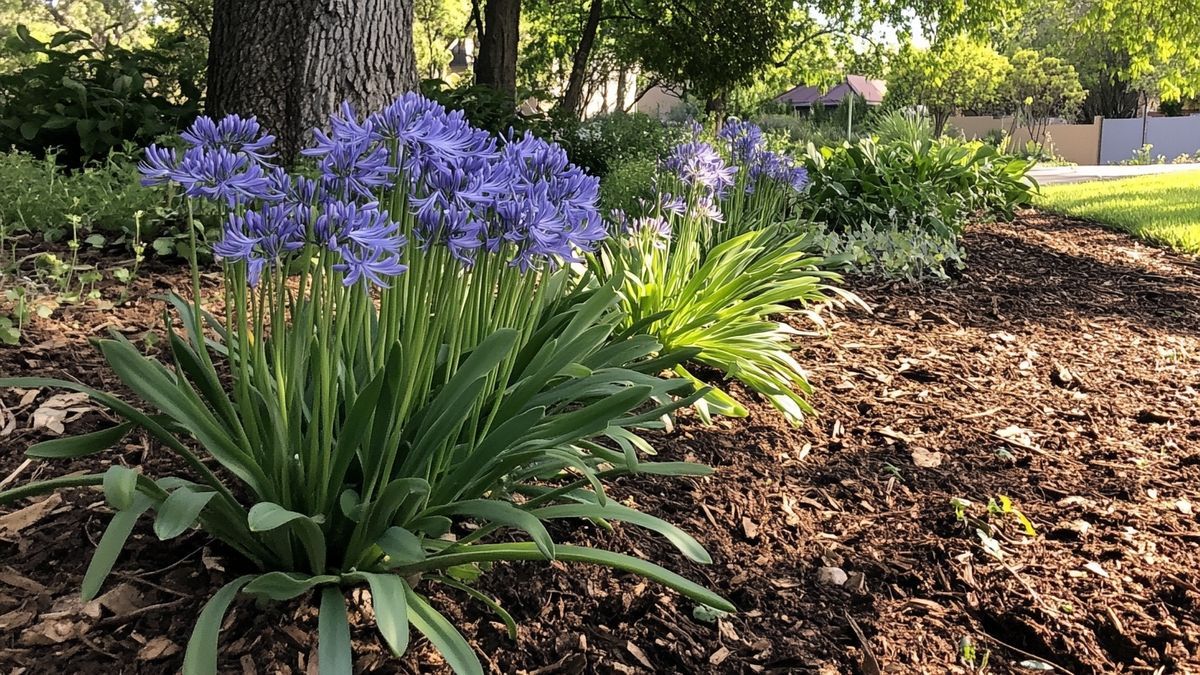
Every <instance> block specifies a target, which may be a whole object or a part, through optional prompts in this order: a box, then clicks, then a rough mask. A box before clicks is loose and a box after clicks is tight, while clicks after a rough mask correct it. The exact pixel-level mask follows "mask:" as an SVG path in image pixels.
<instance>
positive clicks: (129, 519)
mask: <svg viewBox="0 0 1200 675" xmlns="http://www.w3.org/2000/svg"><path fill="white" fill-rule="evenodd" d="M113 468H117V467H113ZM107 475H108V474H105V476H106V477H107ZM136 476H137V474H134V485H136V484H137V478H136ZM153 503H154V500H152V499H150V498H149V497H147V496H145V495H143V494H135V495H133V497H131V498H130V504H129V507H128V508H125V509H121V510H120V511H117V514H116V515H115V516H113V519H112V520H111V521H109V523H108V528H106V529H105V530H104V535H103V536H101V537H100V543H99V544H97V545H96V552H95V553H93V554H92V560H91V562H89V563H88V568H87V571H86V572H84V573H83V584H82V589H81V590H82V592H83V601H84V602H91V601H92V600H93V599H95V597H96V596H97V595H99V593H100V587H101V586H103V585H104V580H105V579H107V578H108V574H109V572H111V571H112V568H113V564H115V563H116V562H117V556H119V555H120V554H121V549H123V548H125V542H126V540H128V539H129V534H130V533H131V532H133V526H134V525H135V524H137V519H138V518H140V517H141V516H142V514H143V513H145V512H146V510H147V509H149V508H150V506H151V505H152V504H153Z"/></svg>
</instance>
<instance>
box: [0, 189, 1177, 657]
mask: <svg viewBox="0 0 1200 675" xmlns="http://www.w3.org/2000/svg"><path fill="white" fill-rule="evenodd" d="M966 247H967V250H968V252H969V254H970V259H969V264H970V267H969V269H967V270H966V271H965V273H964V274H963V276H962V278H961V279H959V280H958V281H957V282H956V283H954V284H951V285H946V286H914V285H910V284H896V283H891V284H873V283H871V282H867V281H859V282H856V283H855V284H854V290H855V291H856V292H858V293H859V294H860V295H861V296H862V297H863V299H865V300H866V301H867V302H868V303H869V304H870V305H871V306H873V307H874V312H873V313H871V314H867V313H865V312H862V311H858V310H852V309H847V310H845V311H844V312H843V313H841V314H839V315H838V316H836V317H834V318H833V319H832V320H830V322H829V325H828V329H829V336H828V337H825V338H816V339H810V340H805V341H803V342H802V348H801V350H800V351H799V353H798V356H799V357H800V359H801V361H802V362H803V363H805V364H806V365H807V366H808V367H810V368H811V369H812V381H813V384H814V386H816V388H817V390H818V393H817V395H816V396H815V398H814V404H815V406H816V407H817V409H818V410H820V411H821V415H820V416H819V417H817V418H814V419H811V420H809V421H808V422H807V423H806V424H805V425H804V426H803V427H801V428H798V429H793V428H790V427H788V426H787V425H786V424H785V423H784V422H783V421H782V420H781V418H780V417H779V416H778V415H776V414H774V413H773V412H772V411H771V410H769V409H768V408H765V407H763V406H761V405H757V404H756V405H752V406H751V407H752V412H751V415H750V417H749V418H748V419H745V420H721V421H719V422H718V424H716V425H715V426H713V427H710V428H705V427H703V426H701V425H699V424H697V423H696V422H695V421H694V420H691V419H686V418H685V419H683V420H681V424H680V426H679V428H678V429H677V430H676V432H675V433H673V434H670V435H666V436H663V437H662V438H660V439H657V443H656V447H658V449H659V451H660V455H661V458H663V459H688V460H695V461H701V462H705V463H708V464H710V465H711V466H713V467H715V468H716V469H717V472H716V474H715V475H714V476H712V477H708V478H703V479H687V480H673V479H655V478H639V479H637V480H625V481H621V482H619V483H618V484H617V485H615V486H614V488H613V494H614V495H615V496H617V497H619V498H621V499H622V500H624V501H626V503H630V504H636V505H637V506H638V507H639V508H641V509H643V510H646V511H648V512H650V513H654V514H656V515H660V516H662V517H664V518H666V519H667V520H670V521H672V522H675V523H677V524H680V525H682V526H684V527H685V529H688V530H689V531H690V532H692V533H694V534H695V535H696V536H697V537H698V538H699V539H700V540H701V542H702V543H703V544H704V545H705V546H706V547H708V549H709V551H710V552H711V553H712V554H713V558H714V561H715V562H714V564H713V565H711V566H707V567H706V566H698V565H692V564H689V563H687V562H686V561H684V560H682V559H681V557H680V556H679V555H677V554H676V553H675V552H674V550H673V549H671V548H670V546H669V545H667V544H665V543H664V542H663V541H662V540H661V539H658V538H656V537H654V536H651V535H647V534H645V533H643V532H640V531H638V530H636V529H635V528H630V527H621V526H617V528H616V529H615V531H613V532H604V531H600V530H596V529H594V528H586V527H575V528H564V529H562V530H560V531H559V532H557V533H556V534H557V538H558V540H559V541H573V542H578V543H591V544H598V545H602V546H606V547H611V548H613V549H614V550H618V551H624V552H629V553H633V554H636V555H640V556H644V557H648V558H650V559H653V560H655V561H658V562H661V563H663V564H666V565H667V566H668V567H671V568H673V569H677V570H679V571H681V572H682V573H684V574H686V575H687V576H689V577H690V578H692V579H696V580H698V581H701V582H703V583H706V584H708V585H709V586H711V587H712V588H714V589H716V590H718V591H719V592H721V593H723V594H724V595H725V596H726V597H728V598H730V599H731V600H732V601H733V602H734V603H735V604H737V605H738V607H739V608H740V609H741V610H742V611H741V612H740V613H738V614H736V615H732V616H729V617H725V618H720V619H718V620H716V621H711V620H709V621H705V620H702V618H703V617H702V618H696V617H694V616H693V612H692V610H693V607H692V605H691V603H689V602H687V601H685V600H682V599H681V598H680V597H678V596H676V595H674V594H672V593H669V592H666V591H664V589H662V588H661V587H658V586H656V585H654V584H651V583H646V582H643V581H641V580H639V579H636V578H633V577H631V576H629V575H625V574H620V573H613V572H609V571H607V570H603V569H595V568H588V567H582V566H568V565H563V564H558V563H555V564H553V565H550V566H549V567H547V566H543V565H535V564H517V565H499V566H497V567H496V568H495V569H494V570H493V571H492V572H491V573H490V574H488V575H486V576H485V577H484V578H483V579H482V580H481V581H480V582H479V587H480V588H481V589H482V590H485V591H487V592H488V593H491V594H493V595H494V596H496V597H497V598H498V599H499V600H500V602H501V604H503V605H504V606H505V608H507V609H508V610H509V611H510V612H511V613H512V614H513V615H514V616H515V617H516V619H517V621H518V623H519V624H520V626H521V629H520V636H519V639H518V640H517V641H516V642H515V643H514V642H512V641H510V640H508V638H507V636H506V635H505V634H504V630H503V626H502V625H501V624H499V623H498V622H497V621H496V620H495V618H494V617H493V616H491V615H489V614H487V613H485V611H484V610H483V609H482V608H481V607H479V606H478V605H473V604H469V603H467V602H464V598H462V597H460V596H452V595H448V594H443V593H435V594H434V602H435V604H437V605H438V606H439V607H441V608H442V609H444V610H445V611H446V612H447V613H448V614H449V615H450V616H451V617H452V619H453V620H454V621H455V622H456V623H457V624H458V625H459V626H460V628H461V629H462V630H463V631H464V633H465V634H466V635H467V636H468V637H469V639H471V640H472V641H473V642H474V643H475V645H476V647H477V648H478V650H479V651H480V652H481V653H482V654H483V655H484V657H485V663H486V664H487V665H488V666H490V668H491V669H492V670H493V671H495V672H499V673H593V672H594V673H645V672H663V673H675V672H680V673H768V672H770V673H776V672H777V673H782V672H795V673H822V674H826V673H843V672H845V673H852V672H861V673H867V674H872V673H879V672H887V673H892V672H901V673H907V672H934V673H945V672H960V673H967V672H972V670H971V669H970V668H968V667H966V666H965V665H963V661H962V660H961V655H962V654H963V653H964V650H969V649H970V648H973V649H974V651H975V652H976V654H977V662H978V661H979V660H980V659H982V657H983V656H984V654H985V653H986V654H987V658H988V666H987V670H986V672H993V673H1007V672H1014V673H1030V672H1037V671H1036V670H1033V669H1032V668H1038V667H1042V668H1045V667H1052V668H1054V669H1056V670H1057V671H1058V672H1068V673H1116V672H1127V673H1189V672H1200V574H1198V573H1197V570H1200V522H1198V520H1197V516H1196V512H1197V511H1200V414H1197V390H1198V389H1200V265H1198V264H1197V263H1196V261H1195V260H1194V259H1191V258H1186V257H1183V256H1178V255H1175V254H1171V253H1168V252H1165V251H1162V250H1159V249H1156V248H1152V247H1148V246H1145V245H1143V244H1140V243H1138V242H1136V241H1134V240H1132V239H1130V238H1128V237H1126V236H1124V235H1120V234H1115V233H1112V232H1108V231H1106V230H1103V229H1100V228H1098V227H1095V226H1092V225H1089V224H1086V223H1081V222H1078V221H1071V220H1064V219H1060V218H1057V217H1051V216H1047V215H1043V214H1039V213H1035V212H1027V213H1023V214H1021V216H1020V217H1019V218H1018V219H1017V220H1016V221H1015V222H1013V223H1000V224H987V225H980V226H976V227H974V228H972V230H971V231H970V232H969V233H968V235H967V237H966ZM137 283H138V286H137V287H136V288H135V289H134V293H133V295H132V296H131V297H134V298H139V299H138V300H136V301H134V302H132V303H127V304H125V305H123V306H119V307H116V308H113V309H106V310H104V311H96V310H88V309H86V308H66V309H64V310H61V311H60V312H59V313H58V314H57V315H56V316H55V318H54V319H53V320H39V321H37V322H36V323H35V325H34V326H32V327H31V328H30V329H29V330H28V331H27V338H30V339H29V340H28V342H27V344H29V345H33V346H25V347H23V348H20V349H17V348H3V347H0V373H3V374H4V375H11V374H18V373H20V374H26V373H39V374H54V375H60V376H62V375H66V376H71V377H76V378H78V379H81V380H84V381H87V382H89V383H93V384H97V385H108V386H112V385H113V384H114V382H112V379H113V378H112V376H111V375H109V374H107V371H106V369H105V368H104V367H103V364H102V363H101V362H100V361H99V359H98V358H97V356H96V355H95V354H94V352H93V351H92V349H91V347H90V346H89V345H88V344H87V338H89V337H94V336H97V335H100V334H102V333H103V332H104V331H105V330H107V328H108V327H115V328H117V329H120V330H125V331H126V332H127V333H128V334H129V335H130V337H131V339H138V338H140V337H141V336H142V335H144V334H145V332H146V331H147V330H148V329H153V328H155V326H156V325H157V324H156V322H157V318H158V312H159V311H160V310H159V308H160V306H161V305H160V304H159V303H158V302H157V301H155V300H153V299H151V295H152V294H154V293H158V292H161V290H162V289H163V287H164V286H169V285H171V284H181V283H183V280H182V279H181V278H180V277H179V275H178V274H177V273H176V272H172V271H170V270H158V272H157V273H156V274H154V275H150V274H147V275H145V276H144V277H143V279H142V280H139V281H138V282H137ZM156 289H157V290H156ZM105 324H107V325H105ZM739 394H741V395H742V396H743V397H744V398H745V399H750V398H751V397H749V396H747V395H745V393H744V392H739ZM47 396H48V394H47V393H46V392H43V393H41V394H38V395H37V396H36V397H34V398H29V399H27V400H24V401H22V400H21V399H22V398H23V397H22V396H21V395H19V393H15V392H7V393H4V394H3V395H2V398H0V401H3V402H4V403H5V404H6V407H7V409H8V412H9V413H10V414H11V416H12V417H11V419H12V421H13V422H14V423H15V428H14V429H10V430H7V431H6V430H5V415H4V413H3V412H2V410H3V409H0V449H2V452H0V480H3V479H4V478H5V477H6V476H8V475H9V474H10V473H12V472H13V471H14V470H16V469H17V468H18V467H19V466H21V465H22V462H23V457H22V454H21V453H22V451H23V450H24V448H25V447H27V446H28V445H29V444H30V443H32V442H34V441H36V440H38V438H40V434H41V433H42V432H34V431H30V430H29V425H30V418H31V416H32V413H33V411H34V410H37V409H38V408H39V406H41V405H42V404H43V403H44V401H45V399H46V398H47ZM101 422H102V418H101V417H100V416H99V414H98V413H95V412H89V411H78V412H68V413H66V415H65V424H66V427H67V429H68V431H72V432H74V431H83V430H87V429H89V428H91V427H95V426H99V425H100V423H101ZM109 457H110V458H111V457H112V455H111V454H110V455H109ZM122 461H124V462H126V463H129V464H135V463H141V464H143V465H147V466H151V467H153V468H155V469H159V468H161V469H163V470H164V471H166V470H170V467H169V466H166V462H168V461H169V460H168V459H167V458H166V457H164V455H163V453H162V452H161V451H159V450H158V449H156V448H155V447H153V446H152V445H149V444H146V443H143V442H140V441H138V440H137V439H132V442H131V443H130V444H129V445H128V446H127V447H126V452H125V455H124V457H123V459H122ZM101 468H102V467H101ZM83 469H89V470H95V469H96V462H95V461H91V462H86V463H84V462H81V463H78V464H72V465H68V466H65V467H64V466H62V465H58V464H54V465H41V464H34V465H29V466H26V467H25V468H24V469H23V470H21V472H20V473H19V475H18V477H17V478H16V481H17V482H24V481H26V480H28V479H30V478H34V477H37V476H47V475H57V474H60V473H64V472H66V471H71V470H83ZM51 499H52V500H54V501H51V502H42V504H43V505H44V506H42V507H41V508H40V509H36V510H35V511H32V512H28V511H27V512H25V515H26V517H25V518H23V519H22V520H23V521H24V522H18V521H16V520H15V519H13V518H9V519H8V520H7V521H6V520H3V519H4V518H6V517H7V516H4V515H0V671H2V672H6V673H51V672H57V673H98V672H104V673H173V672H177V671H178V669H179V667H180V664H181V663H182V647H183V645H185V644H186V640H187V636H188V634H189V631H190V628H191V625H192V622H193V620H194V618H195V616H196V614H197V612H198V611H199V607H200V605H201V604H202V603H203V601H204V599H205V598H207V597H208V596H209V595H210V594H211V593H212V592H213V591H214V590H215V589H216V588H217V587H218V586H219V585H220V584H221V583H223V582H224V581H226V580H228V579H229V578H231V576H233V575H235V574H237V573H239V571H240V570H238V569H237V568H236V567H235V565H236V563H235V561H234V560H233V559H232V558H231V557H228V556H226V555H225V554H224V553H223V552H222V551H221V550H219V549H217V548H215V547H213V546H211V545H210V544H209V542H208V541H207V540H206V538H205V537H203V536H202V535H201V534H198V533H193V534H191V535H188V536H186V537H182V538H180V539H176V540H173V541H171V542H168V543H166V544H163V543H159V542H158V541H157V540H156V539H155V538H154V536H153V534H152V533H151V532H150V530H149V526H148V524H144V525H143V526H142V527H141V528H140V529H139V530H138V531H137V532H136V534H135V538H134V539H133V540H132V543H131V546H130V549H129V550H127V552H126V553H125V554H123V556H122V558H121V560H120V562H119V563H118V566H117V569H116V570H115V572H114V576H113V577H112V578H111V579H110V581H109V584H108V586H107V587H106V588H107V589H109V591H108V593H107V595H105V596H104V597H103V598H102V600H101V601H100V602H99V603H98V604H91V605H87V606H84V605H81V603H80V602H79V601H78V586H79V581H80V578H81V576H82V573H83V570H84V569H85V568H86V565H87V560H88V558H89V556H90V552H91V549H92V548H93V546H94V543H95V541H96V540H97V539H98V537H99V534H100V532H102V529H103V526H104V524H105V523H106V522H107V515H106V513H107V511H106V508H105V507H104V506H103V503H102V498H101V497H100V496H99V495H98V494H97V493H94V492H84V491H77V492H74V493H69V494H66V495H64V496H63V497H62V498H61V501H57V500H58V498H56V497H55V498H51ZM955 500H963V501H957V502H955ZM989 501H992V502H993V503H994V504H995V505H996V508H993V509H991V510H989V509H988V503H989ZM1006 502H1007V503H1010V504H1011V505H1012V507H1014V508H1015V510H1017V511H1020V512H1021V513H1022V514H1024V516H1027V517H1028V519H1029V521H1031V522H1030V525H1031V526H1032V527H1033V528H1034V531H1035V532H1036V536H1033V537H1030V536H1028V535H1027V534H1026V533H1025V531H1024V529H1025V526H1024V525H1023V524H1022V523H1021V521H1020V518H1019V517H1018V516H1017V515H1016V514H1015V513H1013V512H1005V511H1004V509H1003V508H1002V504H1003V503H1006ZM954 503H957V504H959V508H958V509H957V511H959V513H956V508H955V506H954V505H953V504H954ZM6 513H11V510H10V511H7V512H6ZM3 523H7V524H8V528H7V529H6V528H5V526H4V525H3ZM989 532H990V533H991V534H990V536H988V537H981V534H985V535H986V534H988V533H989ZM85 540H87V541H85ZM821 568H836V570H834V569H824V570H822V569H821ZM833 582H841V583H833ZM349 600H351V601H356V600H357V599H356V598H349ZM359 606H361V604H360V605H359ZM231 617H232V618H231V619H229V620H228V621H227V624H226V627H225V631H224V633H223V637H222V639H223V643H222V644H223V661H222V672H232V673H304V672H315V664H314V660H315V654H316V620H315V608H314V606H313V605H312V604H311V603H310V601H309V600H308V599H302V600H300V601H296V602H293V603H290V604H285V605H282V606H281V605H273V606H264V607H257V606H255V604H254V603H253V601H244V602H240V603H239V604H238V605H237V606H236V609H235V611H234V612H233V613H232V615H231ZM360 618H362V621H360V622H359V623H360V625H359V626H358V627H357V628H356V629H355V638H356V642H357V645H356V649H357V651H356V653H357V655H358V661H357V666H358V668H359V669H360V670H361V671H362V672H369V673H392V672H442V671H443V670H444V667H443V666H442V665H441V664H442V661H441V659H440V657H438V656H437V655H436V654H434V653H433V652H432V650H431V649H430V648H429V647H428V645H427V644H426V643H425V642H424V641H423V640H422V641H418V642H417V643H415V644H414V648H413V649H412V651H410V654H409V655H408V656H406V657H405V658H404V659H403V660H400V661H395V660H390V659H389V658H387V657H386V655H385V651H384V650H383V648H382V647H381V645H380V643H379V641H378V639H377V638H376V637H375V635H374V633H373V631H372V629H371V628H370V623H369V621H367V620H366V618H365V617H360ZM1022 662H1024V666H1023V665H1022ZM980 672H982V671H980Z"/></svg>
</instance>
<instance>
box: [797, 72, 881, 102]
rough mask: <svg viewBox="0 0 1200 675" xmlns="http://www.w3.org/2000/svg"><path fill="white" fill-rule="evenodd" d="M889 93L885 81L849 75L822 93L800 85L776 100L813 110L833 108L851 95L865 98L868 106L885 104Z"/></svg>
mask: <svg viewBox="0 0 1200 675" xmlns="http://www.w3.org/2000/svg"><path fill="white" fill-rule="evenodd" d="M886 93H887V83H886V82H884V81H883V80H870V79H867V78H866V77H863V76H862V75H847V76H846V79H845V80H843V81H841V82H839V83H838V84H836V85H834V86H833V87H831V88H830V89H829V90H828V91H826V92H824V93H822V91H821V89H820V87H810V86H808V85H803V84H802V85H799V86H797V87H793V88H792V89H790V90H788V91H787V92H785V93H783V94H780V95H779V96H777V97H776V98H775V100H776V101H779V102H780V103H786V104H788V105H790V106H792V107H793V108H812V107H815V106H823V107H827V108H828V107H833V106H836V105H838V104H840V103H841V102H842V99H844V98H846V97H847V96H849V95H850V94H858V95H859V96H861V97H863V100H865V101H866V102H867V105H879V104H880V103H883V96H884V94H886Z"/></svg>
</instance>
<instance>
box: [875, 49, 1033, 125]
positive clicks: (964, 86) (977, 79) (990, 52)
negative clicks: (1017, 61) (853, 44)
mask: <svg viewBox="0 0 1200 675" xmlns="http://www.w3.org/2000/svg"><path fill="white" fill-rule="evenodd" d="M1011 69H1012V66H1010V65H1009V63H1008V59H1006V58H1004V57H1003V56H1001V55H1000V54H998V53H996V50H994V49H992V48H991V47H989V46H987V45H986V44H983V43H982V42H979V41H977V40H973V39H971V38H969V37H966V36H964V35H957V36H954V37H952V38H949V39H947V40H945V41H944V42H941V43H938V44H936V45H934V46H933V47H931V48H929V49H919V48H917V47H914V46H912V45H911V44H906V45H904V46H903V47H902V48H901V49H900V52H899V53H898V54H897V55H896V56H895V58H894V59H892V61H891V62H890V64H889V67H888V78H887V79H888V94H887V103H888V105H889V106H891V107H903V106H916V105H920V106H924V107H925V109H926V110H928V111H929V114H930V115H931V116H932V117H933V120H934V132H935V133H936V134H938V135H940V134H941V133H942V130H943V129H944V128H945V126H946V121H947V120H948V119H949V118H950V116H951V115H953V114H954V113H956V112H982V111H988V110H990V109H991V108H992V107H994V106H995V105H996V104H997V103H998V102H999V101H1000V98H1001V97H1000V91H1001V86H1002V85H1003V84H1004V82H1005V80H1006V79H1007V78H1008V74H1009V72H1010V71H1011Z"/></svg>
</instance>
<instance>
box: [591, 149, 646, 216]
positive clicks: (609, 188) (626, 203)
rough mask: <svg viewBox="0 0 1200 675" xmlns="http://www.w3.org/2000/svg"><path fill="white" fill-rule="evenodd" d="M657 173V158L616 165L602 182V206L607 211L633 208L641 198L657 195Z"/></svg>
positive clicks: (633, 160)
mask: <svg viewBox="0 0 1200 675" xmlns="http://www.w3.org/2000/svg"><path fill="white" fill-rule="evenodd" d="M657 173H658V170H657V160H655V159H651V158H649V157H639V158H637V159H629V160H625V161H623V162H621V163H619V164H616V165H614V166H613V167H612V168H611V169H610V170H609V172H608V174H607V175H606V176H604V179H603V181H602V182H601V183H600V206H601V207H602V208H603V210H604V212H605V213H607V212H609V211H611V210H612V209H620V210H622V211H630V210H633V209H634V207H635V205H636V204H637V201H638V200H639V199H650V198H652V197H654V196H655V194H656V192H655V186H654V180H655V176H656V175H657Z"/></svg>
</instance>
